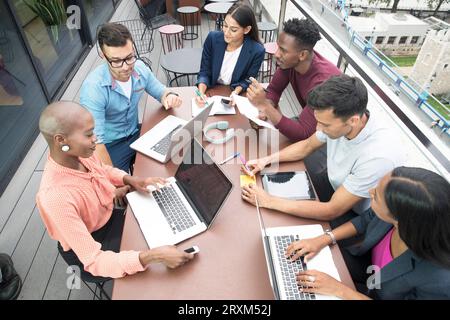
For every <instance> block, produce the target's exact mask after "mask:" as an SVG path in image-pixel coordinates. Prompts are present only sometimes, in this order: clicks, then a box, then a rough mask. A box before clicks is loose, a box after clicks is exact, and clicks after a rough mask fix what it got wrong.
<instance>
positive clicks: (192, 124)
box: [130, 103, 214, 163]
mask: <svg viewBox="0 0 450 320" xmlns="http://www.w3.org/2000/svg"><path fill="white" fill-rule="evenodd" d="M213 104H214V103H211V104H208V105H207V106H206V107H205V108H203V110H202V111H201V112H200V113H199V114H198V115H197V116H196V117H194V118H192V119H191V120H189V121H186V120H184V119H181V118H178V117H175V116H172V115H169V116H167V117H165V118H164V119H163V120H162V121H161V122H159V123H158V124H157V125H155V126H154V127H153V128H152V129H150V130H149V131H147V132H146V133H145V134H143V135H142V136H141V137H140V138H139V139H137V140H136V141H135V142H133V143H132V144H131V145H130V147H131V148H132V149H134V150H136V151H138V152H140V153H143V154H145V155H147V156H149V157H151V158H153V159H155V160H157V161H159V162H162V163H166V162H167V161H169V160H170V158H171V157H172V155H174V154H177V153H178V152H179V151H180V150H181V148H183V147H184V146H185V145H186V144H187V143H189V141H191V139H192V138H194V137H195V136H196V135H197V134H199V133H200V132H201V131H202V129H203V126H204V124H205V122H206V119H208V115H209V113H210V111H211V108H212V106H213Z"/></svg>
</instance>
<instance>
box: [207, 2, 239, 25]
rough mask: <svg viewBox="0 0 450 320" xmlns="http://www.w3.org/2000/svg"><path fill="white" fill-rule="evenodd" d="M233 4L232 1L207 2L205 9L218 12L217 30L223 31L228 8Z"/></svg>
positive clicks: (213, 12) (214, 12)
mask: <svg viewBox="0 0 450 320" xmlns="http://www.w3.org/2000/svg"><path fill="white" fill-rule="evenodd" d="M232 5H233V3H232V2H216V3H209V4H207V5H206V6H205V7H204V9H205V10H206V11H207V12H209V13H212V14H216V15H217V18H216V30H218V31H221V30H222V27H223V20H224V16H225V14H226V13H227V12H228V9H230V8H231V6H232Z"/></svg>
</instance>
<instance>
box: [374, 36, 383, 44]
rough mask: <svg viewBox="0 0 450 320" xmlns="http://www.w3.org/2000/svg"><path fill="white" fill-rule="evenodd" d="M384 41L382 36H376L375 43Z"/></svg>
mask: <svg viewBox="0 0 450 320" xmlns="http://www.w3.org/2000/svg"><path fill="white" fill-rule="evenodd" d="M383 41H384V37H377V42H375V43H376V44H382V43H383Z"/></svg>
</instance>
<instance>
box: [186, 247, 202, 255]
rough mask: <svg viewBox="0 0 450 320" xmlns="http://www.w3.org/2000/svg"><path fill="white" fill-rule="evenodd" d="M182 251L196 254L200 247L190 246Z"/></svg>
mask: <svg viewBox="0 0 450 320" xmlns="http://www.w3.org/2000/svg"><path fill="white" fill-rule="evenodd" d="M184 252H186V253H192V254H196V253H199V252H200V249H199V248H198V247H197V246H192V247H190V248H187V249H184Z"/></svg>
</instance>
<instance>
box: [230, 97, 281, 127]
mask: <svg viewBox="0 0 450 320" xmlns="http://www.w3.org/2000/svg"><path fill="white" fill-rule="evenodd" d="M233 98H234V101H235V102H236V105H237V107H238V109H239V112H240V113H241V114H243V115H244V116H246V117H247V118H249V119H250V120H252V121H253V122H254V123H256V124H257V125H258V126H261V127H266V128H270V129H272V130H277V128H275V127H274V126H273V124H272V123H271V122H270V121H263V120H261V119H259V118H258V114H259V111H258V108H256V107H255V106H254V105H253V104H252V103H251V102H250V101H248V98H246V97H241V96H238V95H233Z"/></svg>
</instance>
